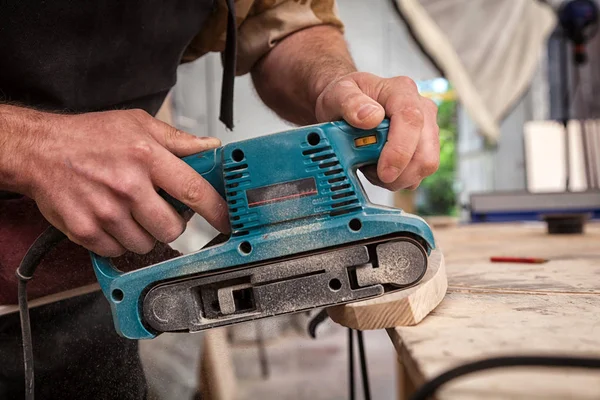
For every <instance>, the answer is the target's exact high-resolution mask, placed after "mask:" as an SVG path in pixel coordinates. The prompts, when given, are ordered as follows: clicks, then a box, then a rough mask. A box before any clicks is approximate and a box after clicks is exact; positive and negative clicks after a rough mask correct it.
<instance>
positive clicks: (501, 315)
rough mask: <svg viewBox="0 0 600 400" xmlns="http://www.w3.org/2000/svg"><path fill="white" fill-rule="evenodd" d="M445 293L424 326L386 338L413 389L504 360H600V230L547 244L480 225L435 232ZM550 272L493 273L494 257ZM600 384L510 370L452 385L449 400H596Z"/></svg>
mask: <svg viewBox="0 0 600 400" xmlns="http://www.w3.org/2000/svg"><path fill="white" fill-rule="evenodd" d="M435 236H436V240H437V242H438V245H439V246H440V248H441V249H442V252H443V253H444V257H445V259H446V267H447V274H448V285H449V287H448V293H447V295H446V297H445V299H444V301H443V302H442V303H441V304H440V306H439V307H437V308H436V309H435V310H434V311H433V312H432V313H431V314H430V315H429V317H428V318H426V319H425V320H424V321H423V322H421V323H420V324H419V325H417V326H413V327H396V328H394V329H388V333H389V334H390V337H391V339H392V342H393V344H394V346H395V347H396V349H397V351H398V354H399V358H400V360H401V362H402V364H403V366H404V368H405V370H406V373H405V376H408V377H409V378H410V379H411V380H412V382H413V383H414V384H415V385H420V384H422V383H423V382H424V381H425V380H427V379H431V378H433V377H434V376H436V375H437V374H439V373H441V372H443V371H445V370H447V369H449V368H451V367H454V366H457V365H459V364H462V363H464V362H467V361H472V360H477V359H482V358H486V357H491V356H498V355H527V354H568V355H583V356H596V357H600V256H599V254H600V224H598V223H589V224H588V226H587V227H586V232H585V234H583V235H565V236H562V235H556V236H555V235H548V234H547V233H546V228H545V226H544V225H543V224H536V223H534V224H482V225H470V226H460V227H455V228H448V229H447V230H439V231H437V232H435ZM497 255H506V256H526V257H530V256H531V257H544V258H547V259H548V260H549V261H548V262H547V263H545V264H505V263H491V262H489V258H490V257H491V256H497ZM599 393H600V374H599V373H598V372H593V373H592V372H587V371H582V370H576V369H558V370H556V369H554V370H550V369H541V368H512V369H502V370H495V371H487V372H482V373H478V374H474V375H470V376H467V377H464V378H461V379H459V380H457V381H456V382H452V383H451V384H448V385H447V387H444V388H443V389H442V390H441V391H440V392H439V394H438V396H437V397H436V398H437V399H439V400H445V399H465V400H470V399H486V400H487V399H598V398H600V396H599Z"/></svg>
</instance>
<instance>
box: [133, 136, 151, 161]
mask: <svg viewBox="0 0 600 400" xmlns="http://www.w3.org/2000/svg"><path fill="white" fill-rule="evenodd" d="M129 154H130V155H131V157H132V158H134V159H136V160H138V161H144V162H146V161H149V160H150V159H151V158H152V154H153V149H152V144H151V143H150V141H148V140H146V139H140V140H136V141H134V142H133V143H132V144H131V147H130V148H129Z"/></svg>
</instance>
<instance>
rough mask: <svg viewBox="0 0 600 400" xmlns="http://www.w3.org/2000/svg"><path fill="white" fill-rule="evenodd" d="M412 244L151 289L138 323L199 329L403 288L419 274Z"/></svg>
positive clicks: (359, 247)
mask: <svg viewBox="0 0 600 400" xmlns="http://www.w3.org/2000/svg"><path fill="white" fill-rule="evenodd" d="M426 268H427V253H426V252H425V250H424V249H423V247H422V246H421V245H420V244H419V243H418V242H417V241H415V240H413V239H409V238H402V237H399V238H388V239H386V240H380V241H378V240H372V241H366V242H364V243H360V244H359V243H356V244H353V245H348V246H341V247H338V248H334V249H328V250H323V251H321V252H317V253H315V254H310V255H304V256H303V255H299V256H296V257H292V258H289V259H282V260H279V261H275V262H272V263H268V264H258V265H255V266H247V267H245V268H243V269H239V270H233V271H229V272H225V273H220V274H212V275H211V274H208V275H207V276H202V277H198V278H187V279H185V280H182V281H174V282H169V283H165V284H160V285H158V286H155V287H153V288H152V289H151V290H150V291H148V293H147V294H146V295H145V298H144V301H143V313H144V318H145V321H146V322H147V323H148V324H149V325H150V327H151V328H153V329H154V330H156V331H159V332H176V331H189V332H194V331H200V330H203V329H208V328H213V327H218V326H223V325H229V324H233V323H240V322H245V321H250V320H254V319H259V318H266V317H270V316H275V315H282V314H287V313H295V312H300V311H306V310H310V309H312V308H320V307H327V306H332V305H338V304H343V303H348V302H353V301H358V300H362V299H366V298H371V297H376V296H380V295H382V294H384V292H387V291H392V290H397V289H399V288H405V287H407V286H411V285H413V284H415V283H417V282H418V281H419V280H420V279H421V277H422V276H423V275H424V274H425V271H426Z"/></svg>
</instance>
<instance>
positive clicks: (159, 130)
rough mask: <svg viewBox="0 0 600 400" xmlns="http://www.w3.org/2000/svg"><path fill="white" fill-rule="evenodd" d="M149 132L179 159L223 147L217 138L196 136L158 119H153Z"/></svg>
mask: <svg viewBox="0 0 600 400" xmlns="http://www.w3.org/2000/svg"><path fill="white" fill-rule="evenodd" d="M149 132H150V135H152V137H153V138H154V139H156V141H157V142H158V143H160V144H161V145H162V146H163V147H165V148H166V149H167V150H169V151H170V152H171V153H173V154H175V155H176V156H178V157H185V156H189V155H191V154H196V153H200V152H201V151H205V150H210V149H214V148H215V147H219V146H220V145H221V141H220V140H219V139H217V138H214V137H198V136H194V135H192V134H191V133H187V132H184V131H182V130H180V129H177V128H175V127H174V126H171V125H169V124H167V123H164V122H162V121H160V120H158V119H156V118H153V122H152V123H151V124H150V127H149Z"/></svg>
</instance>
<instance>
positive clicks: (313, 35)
mask: <svg viewBox="0 0 600 400" xmlns="http://www.w3.org/2000/svg"><path fill="white" fill-rule="evenodd" d="M355 71H356V67H355V65H354V62H353V61H352V57H351V56H350V53H349V51H348V47H347V45H346V42H345V40H344V37H343V35H342V34H341V33H340V31H339V30H337V29H336V28H333V27H330V26H317V27H313V28H308V29H305V30H302V31H299V32H297V33H294V34H293V35H290V36H289V37H287V38H286V39H284V40H283V41H282V42H281V43H279V44H278V45H277V46H275V48H273V50H271V51H270V52H269V53H268V54H267V55H266V56H265V57H263V58H262V59H261V60H260V61H259V62H258V63H257V64H256V65H255V66H254V68H253V70H252V80H253V82H254V86H255V87H256V91H257V92H258V94H259V96H260V97H261V99H262V100H263V102H264V103H265V104H266V105H267V106H268V107H269V108H271V109H272V110H273V111H275V112H276V113H277V115H279V116H280V117H281V118H283V119H286V120H288V121H290V122H292V123H295V124H299V125H308V124H313V123H316V122H317V120H316V117H315V104H316V101H317V97H318V96H319V94H320V93H321V92H322V91H323V89H324V88H325V87H326V86H327V85H328V84H329V83H330V82H332V81H333V80H335V79H337V78H339V77H341V76H344V75H346V74H349V73H352V72H355Z"/></svg>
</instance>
